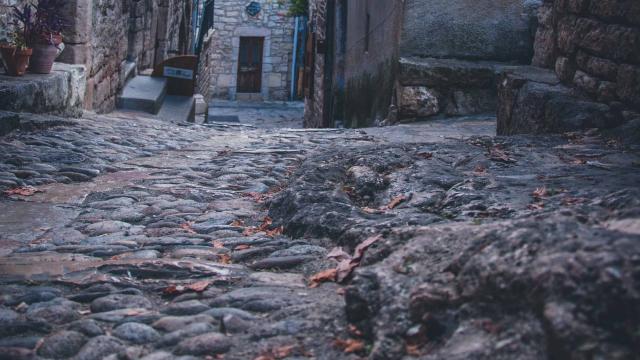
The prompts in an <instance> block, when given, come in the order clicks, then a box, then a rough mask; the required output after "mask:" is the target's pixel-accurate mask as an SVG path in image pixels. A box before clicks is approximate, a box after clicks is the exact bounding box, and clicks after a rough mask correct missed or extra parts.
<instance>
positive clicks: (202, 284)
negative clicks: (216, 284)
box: [186, 280, 211, 292]
mask: <svg viewBox="0 0 640 360" xmlns="http://www.w3.org/2000/svg"><path fill="white" fill-rule="evenodd" d="M209 285H211V282H210V281H207V280H202V281H198V282H194V283H193V284H189V285H187V286H186V288H187V289H189V290H192V291H195V292H203V291H205V290H206V289H207V288H208V287H209Z"/></svg>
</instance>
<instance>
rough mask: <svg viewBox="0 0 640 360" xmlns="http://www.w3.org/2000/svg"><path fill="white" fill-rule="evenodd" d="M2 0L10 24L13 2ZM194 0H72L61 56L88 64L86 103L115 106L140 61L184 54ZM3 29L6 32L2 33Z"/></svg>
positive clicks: (1, 16) (2, 18)
mask: <svg viewBox="0 0 640 360" xmlns="http://www.w3.org/2000/svg"><path fill="white" fill-rule="evenodd" d="M21 2H22V3H25V2H26V1H23V0H0V25H1V28H2V29H5V28H7V27H6V24H7V19H8V18H9V14H10V11H11V10H10V6H11V5H14V4H15V3H21ZM191 4H192V1H190V0H69V1H68V2H67V8H66V9H64V11H65V12H66V13H67V14H68V19H69V20H70V21H71V27H70V28H69V29H68V30H67V31H65V32H64V33H63V38H64V43H65V49H64V51H63V53H62V54H61V55H60V57H59V58H58V59H57V60H56V61H60V62H65V63H69V64H82V65H85V67H86V78H87V86H86V93H85V107H86V109H88V110H93V111H96V112H108V111H111V110H113V109H114V108H115V103H116V97H117V94H118V93H119V92H120V91H121V89H122V87H123V86H124V84H125V82H126V80H127V76H129V75H130V74H131V71H132V70H134V69H135V68H136V67H137V69H138V70H143V69H147V68H151V67H153V66H154V65H155V64H157V63H159V62H161V61H162V60H164V59H166V58H167V57H168V56H170V55H171V54H184V53H186V52H187V51H188V49H189V45H190V42H191V30H190V28H191ZM2 37H3V36H2V34H1V33H0V38H2Z"/></svg>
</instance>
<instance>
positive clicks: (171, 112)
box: [158, 95, 196, 122]
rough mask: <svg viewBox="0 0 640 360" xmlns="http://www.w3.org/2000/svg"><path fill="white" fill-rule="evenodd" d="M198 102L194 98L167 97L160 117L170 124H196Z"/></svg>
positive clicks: (159, 114) (159, 113)
mask: <svg viewBox="0 0 640 360" xmlns="http://www.w3.org/2000/svg"><path fill="white" fill-rule="evenodd" d="M195 110H196V101H195V99H194V97H193V96H178V95H167V96H166V97H165V99H164V102H163V104H162V107H161V108H160V112H158V117H159V118H160V119H162V120H165V121H170V122H194V121H195Z"/></svg>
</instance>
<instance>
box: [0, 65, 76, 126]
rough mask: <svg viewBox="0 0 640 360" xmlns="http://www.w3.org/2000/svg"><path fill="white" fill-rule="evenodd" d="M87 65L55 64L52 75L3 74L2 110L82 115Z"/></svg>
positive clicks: (1, 77)
mask: <svg viewBox="0 0 640 360" xmlns="http://www.w3.org/2000/svg"><path fill="white" fill-rule="evenodd" d="M85 87H86V81H85V68H84V66H82V65H68V64H62V63H55V64H54V66H53V71H52V72H51V74H46V75H44V74H31V73H27V74H25V75H24V76H21V77H13V76H7V75H4V74H3V73H0V110H7V111H14V112H29V113H50V114H56V115H62V116H71V117H80V116H82V112H83V108H84V94H85Z"/></svg>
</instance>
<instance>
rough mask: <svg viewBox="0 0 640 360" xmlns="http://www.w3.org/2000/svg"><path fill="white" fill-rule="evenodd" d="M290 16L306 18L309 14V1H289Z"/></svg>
mask: <svg viewBox="0 0 640 360" xmlns="http://www.w3.org/2000/svg"><path fill="white" fill-rule="evenodd" d="M288 1H289V16H306V15H307V14H308V13H309V0H288Z"/></svg>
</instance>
